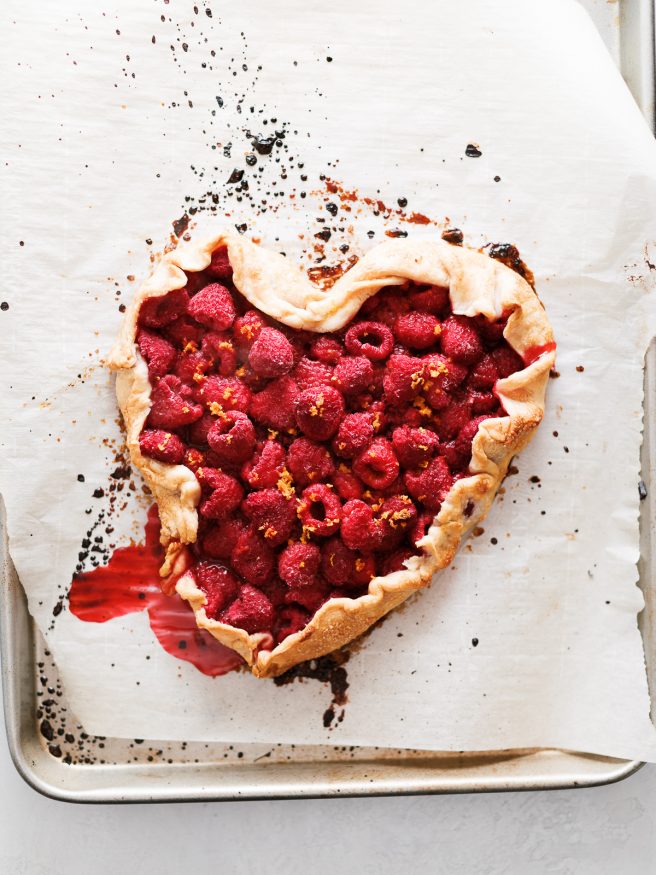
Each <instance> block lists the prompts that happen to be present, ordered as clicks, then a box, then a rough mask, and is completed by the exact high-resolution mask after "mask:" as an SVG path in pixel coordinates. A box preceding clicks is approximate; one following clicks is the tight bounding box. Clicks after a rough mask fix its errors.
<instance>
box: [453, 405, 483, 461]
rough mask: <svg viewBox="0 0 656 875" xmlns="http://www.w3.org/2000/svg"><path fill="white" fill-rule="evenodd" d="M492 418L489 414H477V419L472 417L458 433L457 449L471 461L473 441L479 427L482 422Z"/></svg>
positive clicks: (464, 457) (463, 456)
mask: <svg viewBox="0 0 656 875" xmlns="http://www.w3.org/2000/svg"><path fill="white" fill-rule="evenodd" d="M490 418H491V417H489V416H477V417H476V418H475V419H470V421H469V422H468V423H467V425H465V426H464V428H462V429H461V430H460V432H459V433H458V437H457V438H456V440H455V449H456V451H457V452H458V453H460V455H461V457H462V458H463V459H466V460H467V461H469V459H470V458H471V453H472V442H473V440H474V438H475V437H476V433H477V432H478V427H479V425H480V424H481V422H485V420H486V419H490Z"/></svg>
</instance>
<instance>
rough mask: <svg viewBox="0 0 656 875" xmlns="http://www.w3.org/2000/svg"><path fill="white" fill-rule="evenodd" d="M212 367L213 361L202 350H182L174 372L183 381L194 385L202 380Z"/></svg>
mask: <svg viewBox="0 0 656 875" xmlns="http://www.w3.org/2000/svg"><path fill="white" fill-rule="evenodd" d="M211 367H212V362H211V361H210V359H209V358H207V357H206V356H204V355H203V353H202V352H181V353H179V354H178V357H177V360H176V363H175V369H174V371H173V373H174V374H175V375H176V377H180V379H181V380H182V382H183V383H189V384H190V385H192V386H193V385H195V384H197V383H200V382H202V380H203V377H204V376H205V374H206V373H207V371H209V369H210V368H211Z"/></svg>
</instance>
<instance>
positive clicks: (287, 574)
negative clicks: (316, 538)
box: [278, 543, 321, 588]
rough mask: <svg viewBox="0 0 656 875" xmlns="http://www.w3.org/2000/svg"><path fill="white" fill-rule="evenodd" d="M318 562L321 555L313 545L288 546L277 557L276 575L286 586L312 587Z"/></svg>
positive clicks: (297, 544) (317, 569)
mask: <svg viewBox="0 0 656 875" xmlns="http://www.w3.org/2000/svg"><path fill="white" fill-rule="evenodd" d="M320 560H321V553H320V552H319V548H318V547H317V546H316V545H315V544H300V543H296V544H290V545H289V546H288V547H285V549H284V550H283V551H282V552H281V553H280V555H279V556H278V574H279V575H280V576H281V577H282V579H283V580H284V581H285V583H286V584H287V585H288V586H291V587H294V588H296V587H304V586H312V585H313V584H314V583H315V582H316V578H317V574H318V572H319V562H320Z"/></svg>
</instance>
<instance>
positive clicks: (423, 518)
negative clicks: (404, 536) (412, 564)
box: [410, 511, 435, 544]
mask: <svg viewBox="0 0 656 875" xmlns="http://www.w3.org/2000/svg"><path fill="white" fill-rule="evenodd" d="M434 519H435V517H434V516H433V514H432V513H427V512H426V511H424V512H423V513H420V514H419V515H418V516H417V519H416V520H415V523H414V525H413V527H412V531H411V532H410V540H411V541H412V543H413V544H417V543H418V542H419V541H421V539H422V538H423V537H424V536H425V534H426V532H427V531H428V529H429V528H430V527H431V526H432V525H433V520H434Z"/></svg>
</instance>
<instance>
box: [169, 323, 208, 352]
mask: <svg viewBox="0 0 656 875" xmlns="http://www.w3.org/2000/svg"><path fill="white" fill-rule="evenodd" d="M162 334H164V335H165V336H166V338H167V339H168V340H170V341H171V343H173V344H175V345H176V346H177V347H179V348H180V349H184V348H185V347H186V346H187V344H189V343H195V344H196V346H200V342H201V340H202V339H203V335H204V334H205V329H204V328H203V327H202V325H199V324H198V322H194V320H193V319H191V318H190V317H189V316H180V317H179V318H178V319H175V320H174V321H173V322H169V324H168V325H166V326H165V327H164V328H163V329H162Z"/></svg>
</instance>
